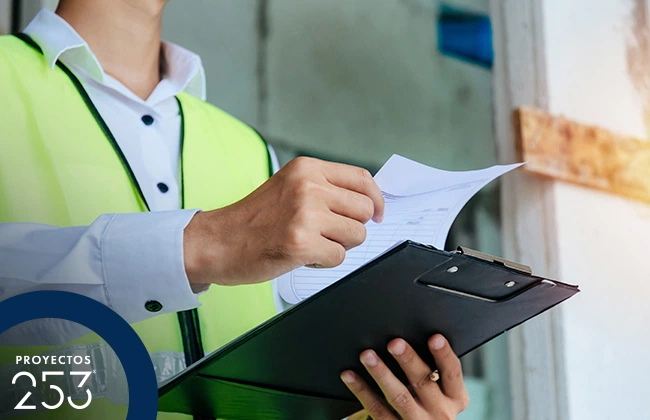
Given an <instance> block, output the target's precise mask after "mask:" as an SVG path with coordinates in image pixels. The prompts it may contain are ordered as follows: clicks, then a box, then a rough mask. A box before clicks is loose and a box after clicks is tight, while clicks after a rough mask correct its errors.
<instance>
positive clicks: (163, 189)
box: [157, 182, 169, 194]
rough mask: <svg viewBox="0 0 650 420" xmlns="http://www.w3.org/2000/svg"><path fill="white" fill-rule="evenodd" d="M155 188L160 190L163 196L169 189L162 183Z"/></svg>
mask: <svg viewBox="0 0 650 420" xmlns="http://www.w3.org/2000/svg"><path fill="white" fill-rule="evenodd" d="M157 187H158V189H159V190H160V192H161V193H163V194H164V193H166V192H167V191H169V187H168V186H167V184H165V183H164V182H159V183H158V185H157Z"/></svg>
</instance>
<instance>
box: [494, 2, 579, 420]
mask: <svg viewBox="0 0 650 420" xmlns="http://www.w3.org/2000/svg"><path fill="white" fill-rule="evenodd" d="M543 11H544V10H543V0H490V14H491V18H492V26H493V40H494V41H493V43H494V53H495V54H494V55H495V61H494V71H493V74H494V80H493V88H494V122H495V124H494V125H495V130H496V139H497V150H498V158H499V162H500V163H512V162H516V161H518V160H520V157H519V156H518V154H517V147H516V144H515V136H514V129H513V119H512V117H513V110H514V109H515V108H516V107H518V106H522V105H528V106H534V107H537V108H541V109H545V110H547V109H548V97H547V92H548V90H547V84H546V82H547V79H546V78H547V75H546V63H545V48H544V19H543V18H544V16H543ZM553 182H554V181H549V180H545V179H540V178H537V177H535V176H533V175H531V174H527V173H526V172H523V171H518V172H517V173H516V174H513V175H511V176H508V177H506V178H505V179H504V180H503V182H502V185H501V187H502V188H501V222H502V238H503V239H502V240H503V252H504V256H505V257H506V258H510V259H513V260H515V261H520V262H523V263H525V264H528V265H530V266H531V267H533V270H534V271H535V273H537V274H540V275H544V276H548V277H550V278H557V276H558V274H559V267H558V258H557V246H556V235H555V233H556V231H557V226H556V215H555V200H554V184H553ZM508 353H509V367H510V384H511V385H510V394H511V399H512V403H511V409H512V418H513V419H518V420H534V419H535V420H537V419H548V420H567V419H568V400H567V393H566V377H565V366H564V354H563V331H562V312H561V307H560V308H556V309H553V310H551V311H549V312H547V313H545V314H542V315H541V316H539V317H536V318H535V319H533V320H531V321H529V322H527V323H526V324H524V325H522V326H520V327H518V328H516V329H514V330H513V331H511V332H509V333H508Z"/></svg>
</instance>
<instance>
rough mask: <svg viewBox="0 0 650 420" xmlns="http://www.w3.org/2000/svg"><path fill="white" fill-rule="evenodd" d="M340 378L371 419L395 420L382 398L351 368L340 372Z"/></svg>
mask: <svg viewBox="0 0 650 420" xmlns="http://www.w3.org/2000/svg"><path fill="white" fill-rule="evenodd" d="M341 380H343V382H344V383H345V385H346V386H347V387H348V389H349V390H350V391H351V392H352V393H353V394H354V396H355V397H357V399H358V400H359V402H360V403H361V405H363V408H365V410H366V413H367V414H368V415H369V416H370V417H372V419H373V420H397V417H395V415H394V414H393V413H392V412H391V410H389V409H388V407H387V406H386V404H385V403H384V399H383V398H380V397H379V396H378V395H377V394H375V393H374V392H373V391H372V390H371V389H370V388H369V387H368V384H366V382H365V381H364V380H363V379H361V377H359V376H358V375H357V374H356V373H354V372H352V371H351V370H346V371H344V372H343V373H342V374H341Z"/></svg>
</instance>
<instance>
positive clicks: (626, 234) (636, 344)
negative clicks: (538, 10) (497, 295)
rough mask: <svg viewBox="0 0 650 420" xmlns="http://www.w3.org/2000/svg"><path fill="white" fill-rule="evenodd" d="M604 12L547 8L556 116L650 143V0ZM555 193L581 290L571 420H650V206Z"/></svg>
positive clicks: (575, 318) (574, 302) (570, 329)
mask: <svg viewBox="0 0 650 420" xmlns="http://www.w3.org/2000/svg"><path fill="white" fill-rule="evenodd" d="M597 3H598V7H585V3H584V1H579V0H570V1H568V0H545V2H544V6H543V12H544V22H545V23H544V33H545V45H546V57H545V61H546V66H547V86H548V108H549V111H550V112H552V113H559V114H564V115H566V116H568V117H570V118H573V119H577V120H579V121H582V122H585V123H593V124H597V125H600V126H603V127H606V128H609V129H613V130H617V131H620V132H621V133H625V134H630V135H634V136H638V137H641V138H647V133H648V128H647V124H648V121H647V118H646V115H647V114H646V111H645V110H644V109H645V108H646V107H647V106H648V105H650V102H648V100H647V97H646V96H645V94H644V90H643V83H639V79H638V78H635V77H637V76H638V71H642V72H643V71H645V72H646V75H647V74H648V73H647V72H648V71H650V68H648V67H647V66H646V67H645V70H643V66H642V67H641V69H640V70H639V68H638V67H637V66H636V65H635V63H638V62H639V60H641V64H642V65H643V64H644V63H643V61H642V60H643V59H644V56H645V54H647V50H645V51H644V49H645V47H647V44H644V43H643V42H644V41H643V37H645V36H647V33H645V35H644V33H643V32H644V31H647V21H646V20H645V17H644V16H645V15H643V12H644V8H645V0H641V1H636V0H626V1H620V0H601V1H598V2H597ZM591 5H592V6H595V3H591ZM640 15H641V16H640ZM639 19H641V20H640V21H639ZM635 22H636V34H635V33H634V29H635ZM639 22H640V25H641V26H640V27H639ZM639 28H641V31H639ZM646 40H647V39H646ZM639 45H641V46H642V47H643V45H645V47H643V48H638V46H639ZM635 54H636V56H635ZM639 54H640V55H639ZM645 64H647V63H645ZM635 69H637V70H636V71H635ZM641 82H643V81H642V80H641ZM646 82H647V81H646ZM553 194H554V202H555V214H556V226H557V229H556V231H555V234H556V243H557V246H558V253H557V255H558V258H559V261H558V263H559V270H560V279H561V280H564V281H566V282H571V283H577V284H579V285H580V286H581V289H582V293H581V294H579V295H578V296H576V297H575V298H573V299H571V301H569V302H567V303H566V304H564V305H563V306H562V311H563V331H564V338H563V341H564V357H565V366H566V380H567V392H568V408H569V415H570V419H572V420H579V419H591V420H599V419H641V418H648V417H647V416H648V415H647V397H648V395H650V385H649V382H648V378H650V351H649V349H650V333H649V329H648V328H649V325H650V304H649V303H650V281H649V280H650V258H648V249H649V245H650V239H649V238H650V206H649V205H647V204H642V203H637V202H633V201H629V200H625V199H622V198H619V197H616V196H613V195H609V194H606V193H601V192H598V191H593V190H588V189H584V188H581V187H577V186H573V185H567V184H564V183H560V182H556V183H554V187H553Z"/></svg>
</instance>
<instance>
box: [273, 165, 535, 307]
mask: <svg viewBox="0 0 650 420" xmlns="http://www.w3.org/2000/svg"><path fill="white" fill-rule="evenodd" d="M521 165H523V163H519V164H513V165H498V166H493V167H491V168H486V169H481V170H477V171H466V172H450V171H443V170H440V169H435V168H431V167H429V166H426V165H423V164H421V163H418V162H414V161H412V160H410V159H407V158H405V157H402V156H399V155H393V156H392V157H391V158H390V159H389V160H388V162H386V164H385V165H384V166H383V167H382V168H381V169H380V170H379V172H377V175H375V181H376V182H377V185H379V188H380V189H381V190H382V192H383V194H384V199H385V202H386V208H385V217H384V221H383V222H382V223H380V224H377V223H374V222H373V221H370V222H368V223H367V224H366V229H367V232H368V234H367V237H366V240H365V242H364V243H363V244H361V245H360V246H358V247H356V248H354V249H351V250H350V251H348V252H347V255H346V257H345V261H343V264H341V265H340V266H338V267H335V268H306V267H301V268H298V269H296V270H294V271H292V272H290V273H288V274H286V275H284V276H282V277H280V278H279V279H278V289H279V292H280V296H282V298H283V299H284V300H286V301H287V302H289V303H298V302H300V301H302V300H304V299H306V298H308V297H309V296H311V295H313V294H314V293H317V292H319V291H320V290H322V289H324V288H325V287H327V286H329V285H331V284H332V283H334V282H335V281H337V280H339V279H341V278H343V277H345V276H346V275H347V274H349V273H351V272H352V271H354V270H356V269H357V268H359V267H361V266H362V265H364V264H365V263H367V262H368V261H370V260H372V259H374V258H376V257H377V256H378V255H380V254H382V253H383V252H385V251H386V250H387V249H388V248H391V247H392V246H394V245H395V244H396V243H400V242H402V241H404V240H407V239H410V240H412V241H415V242H420V243H424V244H430V245H433V246H435V247H436V248H439V249H442V248H443V247H444V245H445V241H446V239H447V234H448V233H449V229H450V228H451V225H452V223H453V221H454V219H455V218H456V216H458V213H459V212H460V210H461V209H462V208H463V206H465V204H467V202H468V201H469V199H470V198H472V196H473V195H474V194H476V193H477V192H478V191H479V190H480V189H481V188H483V187H484V186H485V185H487V184H488V183H489V182H490V181H493V180H494V179H496V178H498V177H499V176H501V175H503V174H504V173H506V172H509V171H511V170H513V169H515V168H517V167H519V166H521Z"/></svg>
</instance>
